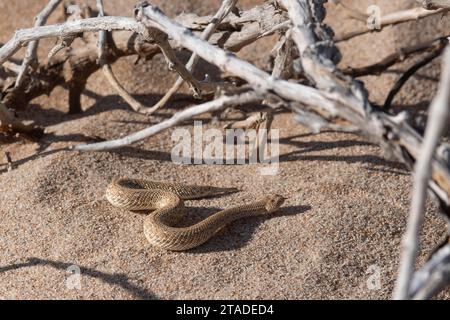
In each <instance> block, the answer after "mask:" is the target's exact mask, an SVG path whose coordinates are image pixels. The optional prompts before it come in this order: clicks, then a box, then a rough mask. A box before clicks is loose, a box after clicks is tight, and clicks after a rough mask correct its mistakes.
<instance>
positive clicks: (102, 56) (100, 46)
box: [97, 0, 107, 66]
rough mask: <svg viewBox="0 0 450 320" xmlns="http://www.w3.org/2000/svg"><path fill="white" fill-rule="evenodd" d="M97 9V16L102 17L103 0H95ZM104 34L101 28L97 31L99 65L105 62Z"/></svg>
mask: <svg viewBox="0 0 450 320" xmlns="http://www.w3.org/2000/svg"><path fill="white" fill-rule="evenodd" d="M97 10H98V16H99V17H104V16H105V8H104V6H103V0H97ZM106 36H107V31H105V30H102V31H100V32H99V33H98V44H97V47H98V64H99V65H100V66H103V65H104V64H105V46H106Z"/></svg>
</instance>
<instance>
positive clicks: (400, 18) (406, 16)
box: [335, 7, 448, 42]
mask: <svg viewBox="0 0 450 320" xmlns="http://www.w3.org/2000/svg"><path fill="white" fill-rule="evenodd" d="M430 9H433V10H429V9H424V8H412V9H407V10H401V11H397V12H393V13H390V14H387V15H385V16H382V17H381V20H380V28H381V29H383V28H384V27H387V26H393V25H396V24H399V23H404V22H408V21H416V20H419V19H423V18H426V17H429V16H433V15H435V14H442V13H445V12H447V11H448V7H439V8H437V7H436V8H430ZM434 9H435V10H434ZM378 31H380V30H377V29H370V28H369V27H368V26H367V25H364V26H362V27H359V28H355V29H354V30H352V31H350V32H349V33H346V34H342V35H338V36H336V37H335V41H336V42H340V41H346V40H350V39H352V38H354V37H357V36H361V35H363V34H367V33H371V32H378Z"/></svg>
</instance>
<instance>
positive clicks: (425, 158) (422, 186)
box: [394, 47, 450, 299]
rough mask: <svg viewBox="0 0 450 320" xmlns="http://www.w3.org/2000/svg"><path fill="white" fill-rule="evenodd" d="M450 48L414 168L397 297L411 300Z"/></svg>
mask: <svg viewBox="0 0 450 320" xmlns="http://www.w3.org/2000/svg"><path fill="white" fill-rule="evenodd" d="M449 87H450V47H447V49H446V50H445V53H444V63H443V70H442V76H441V82H440V85H439V90H438V93H437V95H436V97H435V99H434V100H433V102H432V104H431V106H430V111H429V116H428V123H427V127H426V130H425V137H424V141H423V145H422V148H421V149H422V150H421V151H422V152H421V153H420V155H419V157H418V159H417V163H416V165H415V169H414V189H413V196H412V203H411V211H410V215H409V219H408V227H407V230H406V233H405V236H404V239H403V250H402V259H401V263H400V271H399V277H398V282H397V285H396V288H395V294H394V297H395V299H408V298H410V296H409V289H410V284H411V280H412V275H413V272H414V265H415V262H416V258H417V252H418V250H419V234H420V229H421V226H422V221H423V217H424V214H425V202H426V198H427V190H428V183H429V180H430V178H431V172H432V160H433V156H434V154H435V151H436V147H437V146H438V144H439V139H440V138H441V136H442V134H443V132H444V130H445V129H446V128H447V121H448V119H449V114H450V112H449V106H450V90H448V88H449Z"/></svg>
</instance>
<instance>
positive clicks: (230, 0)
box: [147, 0, 237, 114]
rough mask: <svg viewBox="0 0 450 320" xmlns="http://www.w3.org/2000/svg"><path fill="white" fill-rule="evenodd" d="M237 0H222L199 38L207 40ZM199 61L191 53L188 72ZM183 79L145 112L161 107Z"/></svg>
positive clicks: (151, 111)
mask: <svg viewBox="0 0 450 320" xmlns="http://www.w3.org/2000/svg"><path fill="white" fill-rule="evenodd" d="M236 2H237V0H224V1H223V2H222V5H221V6H220V8H219V10H218V11H217V13H216V14H215V15H214V17H213V18H212V19H211V22H210V23H209V24H208V26H207V27H206V29H205V30H204V31H203V32H202V35H201V38H202V39H203V40H206V41H208V40H209V38H210V37H211V36H212V35H213V34H214V32H215V31H216V29H217V27H218V25H219V24H220V23H221V22H222V21H223V19H225V18H226V16H227V15H228V14H229V13H230V12H231V11H232V10H233V8H234V7H235V5H236ZM198 61H199V57H198V55H197V54H195V53H193V54H192V56H191V58H190V59H189V61H188V63H187V64H186V69H187V70H188V71H189V72H191V73H192V72H193V71H194V69H195V66H196V65H197V63H198ZM183 83H184V80H183V78H182V77H179V78H178V79H177V81H176V82H175V84H174V85H173V86H172V87H171V88H170V89H169V91H167V93H166V94H165V95H164V97H162V98H161V100H159V101H158V103H156V104H155V105H154V106H153V107H151V109H150V111H149V112H147V113H148V114H151V113H153V112H155V111H157V110H158V109H160V108H162V107H163V106H164V105H165V104H166V103H167V102H168V101H169V100H170V99H171V98H172V96H173V95H174V94H175V93H177V92H178V90H180V88H181V86H182V85H183Z"/></svg>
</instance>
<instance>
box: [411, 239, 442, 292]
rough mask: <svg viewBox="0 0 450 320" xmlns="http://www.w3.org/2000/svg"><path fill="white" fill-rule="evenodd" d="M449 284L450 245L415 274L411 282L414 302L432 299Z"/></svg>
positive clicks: (440, 250)
mask: <svg viewBox="0 0 450 320" xmlns="http://www.w3.org/2000/svg"><path fill="white" fill-rule="evenodd" d="M449 284H450V244H447V245H445V246H444V247H442V248H440V249H439V250H438V251H437V252H436V253H435V254H434V255H433V256H432V257H431V259H430V260H429V261H428V262H427V263H426V264H425V265H424V266H423V267H422V268H420V270H418V271H416V272H415V274H414V277H413V279H412V282H411V290H410V296H411V298H412V299H414V300H426V299H431V298H433V297H434V296H435V295H436V294H438V293H439V292H440V291H442V290H444V289H445V288H446V287H447V286H448V285H449Z"/></svg>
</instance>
